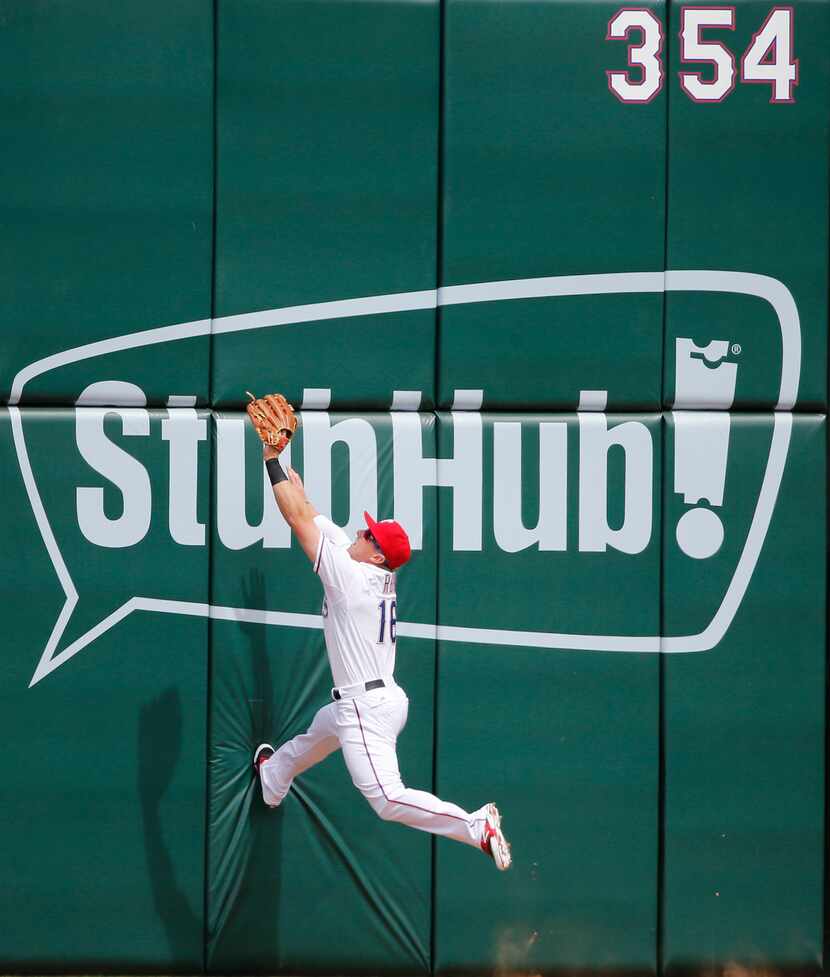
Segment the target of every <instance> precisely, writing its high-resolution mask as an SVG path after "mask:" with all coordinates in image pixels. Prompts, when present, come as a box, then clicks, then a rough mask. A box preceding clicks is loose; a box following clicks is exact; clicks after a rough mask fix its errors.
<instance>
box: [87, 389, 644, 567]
mask: <svg viewBox="0 0 830 977" xmlns="http://www.w3.org/2000/svg"><path fill="white" fill-rule="evenodd" d="M159 413H160V414H161V417H162V420H161V423H160V424H156V423H154V424H152V425H151V423H150V412H149V411H147V410H146V409H144V408H135V407H131V408H125V407H108V408H89V407H85V408H78V409H76V411H75V425H74V429H75V440H76V444H77V448H78V451H79V453H80V455H81V457H82V458H83V460H84V461H85V462H86V464H87V465H88V466H89V467H90V468H91V469H92V471H93V472H94V473H97V476H98V477H97V478H96V477H95V476H92V477H90V478H87V479H84V480H83V481H81V482H80V484H77V485H76V486H73V490H74V492H75V496H76V500H75V508H76V514H77V519H78V525H79V528H80V530H81V532H82V534H83V535H84V537H86V539H87V540H89V542H90V543H93V544H95V545H97V546H103V547H108V548H119V547H129V546H132V545H135V544H136V543H138V542H140V541H141V539H143V538H144V536H145V535H146V534H147V533H148V532H149V531H150V528H151V524H152V523H153V521H158V520H159V515H160V513H163V511H164V506H159V505H158V504H156V505H154V497H153V495H154V492H160V491H166V493H167V495H168V500H167V501H168V506H167V513H168V517H167V523H168V525H167V527H166V528H167V530H168V531H169V533H170V535H171V537H172V538H173V540H174V541H175V542H176V543H178V544H180V545H183V546H204V545H206V537H207V529H206V526H205V524H204V523H203V522H200V521H199V517H198V512H197V509H198V507H197V504H196V500H197V495H198V492H199V487H200V485H201V486H202V488H204V484H205V480H206V479H207V478H208V477H209V473H208V458H207V451H206V448H204V449H202V450H201V451H200V449H199V445H200V443H202V442H206V441H207V439H208V437H209V431H208V424H209V423H210V418H209V416H208V415H206V414H205V413H204V412H202V413H201V414H199V413H198V412H197V411H196V410H195V409H188V408H177V409H170V410H167V411H163V412H156V416H157V417H158V416H159ZM107 415H109V416H110V417H112V415H117V416H120V418H121V430H120V431H119V430H118V426H117V425H115V429H113V425H112V423H111V421H110V422H109V423H108V424H107V426H106V428H105V418H106V417H107ZM375 418H378V415H375ZM213 423H214V424H215V433H216V437H215V442H214V451H215V461H214V464H215V469H216V488H215V500H214V505H215V519H216V529H217V535H218V538H219V542H220V543H221V544H222V545H224V546H225V547H227V548H228V549H232V550H241V549H245V548H247V547H249V546H257V545H258V546H262V547H265V548H268V549H279V548H289V547H290V545H291V534H290V531H289V529H288V526H287V525H286V524H285V522H284V521H283V519H282V518H281V517H280V515H279V513H278V511H277V508H276V506H274V505H273V504H270V503H269V496H270V493H271V486H270V484H269V483H268V480H267V477H266V476H265V472H264V469H263V466H262V465H261V464H260V462H259V459H258V457H257V455H256V454H254V453H252V452H251V451H250V450H248V451H246V436H249V435H250V434H251V432H250V431H247V432H246V425H248V422H247V420H246V419H245V418H244V417H243V416H215V417H214V418H213ZM440 423H442V424H446V425H447V426H448V427H449V428H450V429H451V431H452V449H451V454H448V456H447V457H441V458H436V457H435V452H434V449H433V448H432V447H431V441H432V438H431V437H425V435H424V428H423V425H422V420H421V417H420V416H419V415H418V414H416V413H410V412H394V413H391V414H388V415H385V417H383V419H382V420H377V421H376V423H375V424H373V422H372V418H371V416H370V417H360V416H350V417H346V418H343V416H342V415H339V416H338V417H332V416H331V415H330V414H329V413H328V412H325V411H306V412H304V413H303V414H302V427H301V433H302V436H301V438H298V439H296V440H295V441H294V442H293V443H292V444H291V445H290V446H289V449H287V451H286V452H284V453H283V456H282V458H283V461H284V462H286V463H288V464H293V465H295V466H296V467H297V468H298V469H299V470H301V471H302V473H303V477H304V479H305V485H306V491H307V493H308V496H309V498H310V499H312V500H313V501H314V503H315V505H316V506H317V507H318V508H319V509H320V511H323V512H331V511H332V509H333V505H332V503H333V501H335V495H339V494H342V493H347V495H346V497H347V499H348V511H349V519H348V522H347V524H346V526H345V528H346V531H347V532H349V533H350V534H351V533H352V532H353V531H354V530H355V529H358V528H362V526H363V511H364V510H368V511H370V512H376V511H378V508H379V507H378V477H379V475H380V474H381V472H380V469H381V462H380V449H381V446H382V444H383V445H385V446H386V448H385V450H387V451H388V446H389V442H390V441H391V456H392V478H393V492H394V512H393V513H387V515H394V518H396V519H397V520H399V521H400V522H401V523H402V524H403V525H404V526H406V527H407V531H408V532H409V535H410V539H411V541H412V545H413V548H414V549H421V548H422V547H423V541H424V500H425V495H426V493H428V492H430V491H433V492H434V491H436V490H437V489H439V488H440V489H442V490H443V491H444V492H448V493H449V494H450V495H451V499H452V501H451V513H452V524H451V545H452V548H453V549H454V550H456V551H480V550H483V549H485V548H489V547H491V546H492V545H494V544H495V545H496V546H497V547H499V548H500V549H502V550H503V551H505V552H509V553H515V552H519V551H521V550H525V549H527V548H529V547H534V546H538V548H539V549H540V550H545V551H551V552H557V551H559V552H565V551H567V550H575V549H578V550H579V551H581V552H592V553H601V552H605V551H606V550H608V549H612V550H617V551H620V552H623V553H628V554H637V553H640V552H642V551H643V550H644V549H645V548H646V547H647V546H648V545H649V543H650V542H651V539H652V532H653V522H654V519H653V505H654V500H653V498H652V496H653V484H654V477H653V475H654V468H655V464H656V461H655V442H656V441H657V440H659V426H657V425H652V426H651V428H650V427H649V426H647V425H646V424H645V423H643V422H642V421H640V420H635V419H626V420H621V421H615V420H614V419H612V420H611V421H610V423H609V420H608V418H607V417H606V415H605V414H603V413H601V412H590V413H580V414H578V415H577V416H576V417H575V416H574V415H570V418H569V419H566V418H565V417H559V418H551V419H549V420H548V419H542V418H540V419H539V420H538V421H532V420H528V419H525V420H523V421H519V420H517V419H515V418H514V419H510V418H505V419H504V420H499V419H495V418H493V417H491V418H490V419H485V418H484V417H482V415H481V414H479V413H478V412H475V411H463V412H453V413H451V414H448V415H446V416H444V417H442V418H441V421H440ZM125 435H128V436H125ZM139 439H155V440H156V441H157V443H158V446H159V449H160V450H159V452H158V455H157V457H158V465H159V471H158V472H152V473H151V472H148V471H147V468H146V467H145V464H144V463H143V462H142V461H141V460H139V458H138V457H136V456H137V455H138V454H141V455H142V457H143V458H144V459H145V460H146V457H147V454H148V452H147V451H146V450H144V451H141V452H139V451H137V450H136V442H137V441H138V440H139ZM524 439H528V442H527V443H530V439H532V442H533V444H534V445H535V446H536V447H535V449H534V450H537V451H538V474H537V472H536V471H534V472H533V474H532V477H529V476H528V474H527V473H526V472H524V466H523V465H522V444H523V440H524ZM338 442H342V443H343V444H345V445H346V446H347V447H348V459H349V461H348V470H347V471H346V472H345V473H343V476H342V481H343V484H342V485H333V477H332V459H333V449H334V446H335V445H336V444H337V443H338ZM488 442H489V443H488ZM569 444H570V445H571V450H570V451H569ZM249 448H250V445H249ZM612 449H613V451H614V452H616V453H618V460H622V458H623V457H624V459H625V463H624V465H622V464H619V465H618V464H616V463H615V462H614V461H613V458H612V461H611V464H610V465H609V457H612ZM292 451H293V457H292ZM569 455H570V462H569ZM384 457H388V455H386V454H385V455H384ZM485 459H486V461H485ZM528 467H529V466H528ZM534 467H536V466H534ZM573 467H577V468H578V471H576V472H574V471H572V469H573ZM164 469H169V475H168V473H167V472H166V471H165V470H164ZM90 475H91V473H90ZM151 476H152V477H151ZM574 478H576V482H577V492H576V493H573V492H570V493H569V491H568V485H569V480H573V479H574ZM571 484H572V485H573V482H572V481H571ZM113 486H114V487H115V489H116V490H117V491H118V492H119V493H120V495H121V497H122V498H123V511H122V512H121V514H120V515H119V516H117V517H116V518H112V517H111V513H110V514H108V513H107V512H105V505H104V495H105V492H104V489H106V490H107V492H109V493H111V491H112V487H113ZM155 501H156V502H158V501H160V500H155ZM574 503H575V504H574ZM485 505H487V506H488V507H490V506H492V518H491V513H489V512H488V513H485ZM523 507H524V508H525V509H526V510H530V511H534V512H537V513H538V517H537V518H536V520H535V525H530V526H528V525H526V524H525V521H524V518H523V512H522V510H523ZM609 511H612V512H616V513H618V514H621V518H619V517H617V518H615V523H616V525H614V526H613V527H612V526H611V525H610V524H609V515H608V514H609ZM260 513H261V517H259V514H260ZM252 514H256V516H257V517H259V518H254V519H251V515H252ZM161 518H162V519H163V518H164V517H163V515H162V516H161ZM153 528H155V527H153ZM159 528H161V527H159Z"/></svg>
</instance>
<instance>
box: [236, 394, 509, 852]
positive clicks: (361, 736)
mask: <svg viewBox="0 0 830 977" xmlns="http://www.w3.org/2000/svg"><path fill="white" fill-rule="evenodd" d="M251 397H252V403H251V404H249V405H248V413H249V415H250V416H251V419H252V421H253V423H254V426H255V427H256V429H257V433H258V434H259V435H260V437H261V438H262V440H263V441H264V442H265V445H264V449H263V454H264V459H265V465H266V468H267V470H268V475H269V477H270V480H271V484H272V486H273V490H274V498H275V499H276V502H277V506H278V507H279V510H280V512H281V513H282V515H283V517H284V518H285V521H286V522H287V523H288V525H289V526H290V527H291V530H292V532H293V533H294V535H295V536H296V538H297V541H298V542H299V544H300V546H301V547H302V549H303V552H304V553H305V555H306V556H307V557H308V559H309V560H310V561H311V564H312V566H313V569H314V573H316V574H317V575H318V576H319V578H320V581H321V583H322V584H323V590H324V593H325V596H324V599H323V608H322V614H323V632H324V634H325V641H326V650H327V652H328V658H329V665H330V666H331V671H332V677H333V681H334V686H335V687H334V688H333V689H332V691H331V695H332V700H333V701H332V702H330V703H329V704H328V705H325V706H323V707H322V708H321V709H320V710H319V711H318V712H317V714H316V715H315V717H314V719H313V721H312V723H311V726H310V727H309V729H308V731H307V732H305V733H303V734H301V735H300V736H296V737H294V739H292V740H290V741H289V742H287V743H284V744H283V745H282V746H281V747H280V748H279V749H278V750H274V748H273V746H271V745H270V744H269V743H262V744H260V746H258V747H257V749H256V751H255V753H254V759H253V762H254V769H255V771H256V772H257V774H258V776H259V779H260V784H261V786H262V796H263V799H264V801H265V803H266V804H267V805H268V806H269V807H278V806H279V805H280V804H281V803H282V801H283V799H284V798H285V795H286V794H287V793H288V791H289V789H290V787H291V783H292V781H293V780H294V778H295V777H296V776H298V775H299V774H301V773H303V771H305V770H308V769H309V768H310V767H312V766H313V765H314V764H316V763H319V762H320V761H321V760H324V759H325V758H326V757H327V756H328V755H329V754H330V753H333V752H334V751H335V750H337V749H341V750H342V751H343V759H344V760H345V762H346V767H347V768H348V770H349V773H350V774H351V778H352V781H353V782H354V785H355V787H357V789H358V790H359V791H360V792H361V794H363V796H364V797H365V798H366V800H367V801H368V802H369V804H370V805H371V806H372V808H373V809H374V811H375V812H376V813H377V814H378V815H379V817H381V818H382V819H383V820H384V821H399V822H400V823H401V824H406V825H409V826H410V827H412V828H419V829H420V830H421V831H429V832H431V833H432V834H436V835H443V836H444V837H446V838H454V839H455V840H456V841H460V842H463V843H464V844H467V845H471V846H473V847H475V848H481V849H482V851H484V852H485V853H486V854H487V855H489V856H490V857H491V858H492V859H493V861H494V863H495V865H496V867H497V868H498V869H500V870H501V871H504V870H505V869H507V868H509V867H510V863H511V854H510V846H509V844H508V843H507V841H506V840H505V837H504V834H503V833H502V830H501V816H500V815H499V811H498V809H497V808H496V805H495V804H485V805H484V806H483V807H481V808H479V809H478V810H477V811H473V812H472V813H468V812H467V811H464V810H462V809H461V808H460V807H457V806H456V805H455V804H450V803H448V802H446V801H442V800H439V798H437V797H435V796H434V795H432V794H429V793H427V792H425V791H421V790H413V789H412V788H409V787H405V786H404V784H403V781H402V780H401V774H400V771H399V769H398V757H397V753H396V741H397V737H398V734H399V733H400V731H401V730H402V729H403V727H404V726H405V725H406V718H407V712H408V709H409V700H408V698H407V696H406V693H405V692H404V690H403V689H402V688H401V687H400V686H399V685H398V684H397V683H396V682H395V677H394V671H395V638H396V634H395V628H396V623H397V598H396V593H395V571H396V570H398V569H399V568H400V567H401V566H403V565H404V564H405V563H406V562H407V560H408V559H409V556H410V546H409V538H408V537H407V535H406V532H405V531H404V529H403V527H402V526H401V525H400V524H399V523H397V522H395V521H394V520H391V519H385V520H383V521H381V522H377V521H375V520H374V519H373V518H372V517H371V516H370V515H369V513H368V512H367V513H364V518H365V520H366V529H365V530H361V531H359V532H358V533H357V535H356V538H355V540H354V542H351V541H350V540H349V538H348V537H347V536H346V534H345V533H344V532H343V530H342V529H340V528H339V527H338V526H336V525H335V524H334V523H333V522H331V520H329V519H327V518H326V517H325V516H322V515H320V513H318V512H317V510H316V509H315V508H314V506H313V505H312V504H311V502H309V500H308V498H307V497H306V494H305V489H304V487H303V483H302V480H301V479H300V476H299V475H298V474H297V473H296V472H295V471H294V470H293V469H292V468H290V467H289V468H288V470H287V472H286V471H284V470H283V468H282V466H281V465H280V462H279V454H280V452H281V451H282V449H283V448H284V447H285V445H286V444H287V443H288V440H289V439H290V438H291V436H292V434H293V433H294V430H295V429H296V426H297V421H296V417H295V416H294V413H293V410H292V409H291V405H290V404H288V402H287V401H286V400H285V398H284V397H281V396H280V395H269V396H268V397H265V398H262V399H260V400H256V399H254V398H253V395H251Z"/></svg>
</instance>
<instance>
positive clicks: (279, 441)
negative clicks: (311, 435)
mask: <svg viewBox="0 0 830 977" xmlns="http://www.w3.org/2000/svg"><path fill="white" fill-rule="evenodd" d="M245 393H246V394H247V395H248V396H249V397H250V398H251V402H250V404H248V406H247V407H246V408H245V409H246V410H247V411H248V417H250V418H251V423H252V424H253V425H254V428H255V429H256V433H257V434H258V435H259V436H260V439H261V440H262V442H263V444H267V445H269V446H270V447H272V448H274V449H275V450H276V452H277V454H280V453H281V452H282V451H283V449H284V448H285V446H286V445H287V444H288V442H289V441H290V440H291V438H292V437H293V436H294V432H295V431H296V430H297V418H296V416H295V414H294V408H293V407H292V406H291V404H289V403H288V401H287V400H286V399H285V397H283V395H282V394H266V396H264V397H255V396H254V395H253V394H252V393H251V391H250V390H246V391H245Z"/></svg>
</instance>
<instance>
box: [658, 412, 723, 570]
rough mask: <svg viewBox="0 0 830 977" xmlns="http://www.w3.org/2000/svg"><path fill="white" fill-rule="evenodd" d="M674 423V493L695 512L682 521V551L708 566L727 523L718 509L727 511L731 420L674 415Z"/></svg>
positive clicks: (718, 416)
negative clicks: (724, 501)
mask: <svg viewBox="0 0 830 977" xmlns="http://www.w3.org/2000/svg"><path fill="white" fill-rule="evenodd" d="M672 418H673V420H674V490H675V492H677V493H678V494H680V495H682V496H683V501H684V502H685V503H687V504H688V505H693V506H695V508H694V509H689V511H688V512H684V513H683V515H682V516H681V517H680V519H679V520H678V523H677V530H676V535H677V545H678V546H679V547H680V549H681V550H682V551H683V552H684V553H685V554H686V555H687V556H691V557H693V558H694V559H695V560H705V559H708V557H710V556H714V555H715V553H717V551H718V550H719V549H720V547H721V544H722V543H723V537H724V530H723V522H722V520H721V517H720V516H719V515H718V513H717V512H715V511H714V508H719V507H720V506H722V505H723V492H724V487H725V483H726V458H727V454H728V452H729V427H730V418H729V414H728V413H727V412H726V411H672ZM701 503H705V505H703V504H701Z"/></svg>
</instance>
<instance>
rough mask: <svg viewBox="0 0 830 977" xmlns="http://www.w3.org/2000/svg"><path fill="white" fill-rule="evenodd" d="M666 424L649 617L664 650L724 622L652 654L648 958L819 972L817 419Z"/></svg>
mask: <svg viewBox="0 0 830 977" xmlns="http://www.w3.org/2000/svg"><path fill="white" fill-rule="evenodd" d="M666 433H667V442H668V443H667V447H666V454H665V458H666V463H665V481H664V487H663V493H664V496H663V497H664V503H663V504H664V510H665V513H666V522H665V536H664V542H663V566H664V579H663V588H664V589H663V615H664V626H665V633H666V634H667V635H668V636H670V637H669V640H670V641H672V640H673V641H675V642H676V643H677V648H673V647H671V646H669V647H668V650H669V651H674V650H677V651H679V652H682V651H683V650H684V649H690V648H693V647H694V645H695V641H694V638H690V637H688V636H694V635H698V634H700V633H701V632H704V633H705V631H706V630H707V629H708V630H710V633H711V631H712V630H714V631H715V632H716V633H720V632H721V631H722V630H723V627H724V625H727V624H728V628H727V630H726V632H725V633H724V634H723V637H722V638H721V639H720V640H718V641H717V644H716V645H715V646H714V647H712V648H711V649H710V650H701V651H699V652H697V653H694V654H682V653H678V654H667V655H666V657H665V663H664V668H665V686H664V750H665V769H666V792H665V885H664V906H663V919H664V927H665V928H664V935H663V960H664V969H665V970H666V972H668V973H688V972H692V973H700V972H706V971H708V970H710V969H711V968H718V967H722V966H724V965H726V964H727V963H728V962H729V961H736V962H737V963H739V964H741V965H743V966H746V967H750V968H774V969H776V970H784V971H795V970H798V971H801V972H805V971H811V970H817V969H818V968H820V966H821V963H822V928H823V922H822V904H823V881H822V857H823V856H822V852H823V843H824V842H823V824H824V740H825V711H824V683H825V626H826V575H825V564H826V551H825V528H826V524H825V509H826V499H827V494H826V481H825V451H826V433H827V432H826V423H825V418H824V417H823V416H810V415H802V416H796V417H793V416H792V415H789V414H777V415H775V416H774V417H773V416H772V415H770V414H751V415H746V416H741V415H734V414H733V415H731V417H730V415H729V414H724V413H717V412H700V413H697V414H695V413H692V412H677V413H675V414H674V415H673V416H671V415H669V419H668V424H667V428H666ZM678 452H679V456H680V458H681V467H680V468H679V469H678ZM695 452H697V456H696V462H697V464H696V466H695V468H694V472H695V473H696V475H697V481H696V482H695V479H694V477H693V479H692V481H691V482H689V481H688V480H686V482H685V484H684V483H683V477H684V473H685V475H688V473H689V469H688V468H687V467H684V466H683V457H684V456H685V458H686V459H688V458H689V457H690V456H691V457H693V458H694V457H695ZM672 457H674V464H672V461H671V459H672ZM782 470H783V474H781V473H782ZM678 475H680V478H681V480H680V482H678ZM703 475H708V477H709V485H708V486H704V483H703V481H702V476H703ZM779 475H780V476H781V477H780V487H779V486H778V484H777V481H778V477H779ZM718 478H720V485H721V486H722V488H723V495H722V501H720V502H718V503H716V504H715V505H712V504H711V501H712V500H710V503H709V504H707V503H706V501H705V496H704V495H703V492H702V490H703V489H704V487H705V488H706V489H707V490H708V491H709V492H710V493H711V494H713V495H714V494H717V491H716V489H714V488H713V487H712V482H713V479H714V483H715V484H716V485H717V482H718ZM681 490H682V491H681ZM699 497H701V501H702V504H701V505H694V503H696V502H697V501H698V498H699ZM718 497H720V496H718ZM773 499H774V500H775V501H774V506H775V511H774V517H773V518H772V520H771V521H769V522H768V524H767V520H766V519H765V513H768V511H769V509H768V507H769V506H770V504H771V503H772V502H773ZM700 513H708V514H709V516H710V518H708V519H707V518H703V519H699V521H698V523H697V525H696V527H694V526H693V527H692V528H694V533H690V532H689V525H688V520H689V517H690V516H693V515H694V514H698V516H699V514H700ZM712 514H715V515H716V519H717V520H718V521H719V522H720V525H721V530H722V532H723V542H722V544H721V546H720V548H719V549H718V551H717V552H716V553H714V554H713V555H711V556H706V555H704V554H705V552H706V547H705V544H706V541H707V539H708V538H709V534H710V533H712V532H714V533H715V534H716V536H717V533H718V531H717V527H716V525H714V524H715V520H714V519H712V518H711V516H712ZM684 520H686V523H685V524H684ZM684 525H685V529H684ZM707 526H709V527H710V528H707ZM712 526H714V528H712ZM681 544H682V545H681ZM696 548H697V554H698V555H696V556H695V555H694V553H695V551H696ZM755 555H757V563H755V565H754V566H753V561H754V557H755ZM742 591H745V592H744V593H743V595H742ZM736 600H737V601H738V606H737V609H736V611H735V614H734V619H733V620H732V621H731V623H729V618H730V608H731V607H732V606H733V605H734V603H735V602H736ZM704 649H705V646H704Z"/></svg>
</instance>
